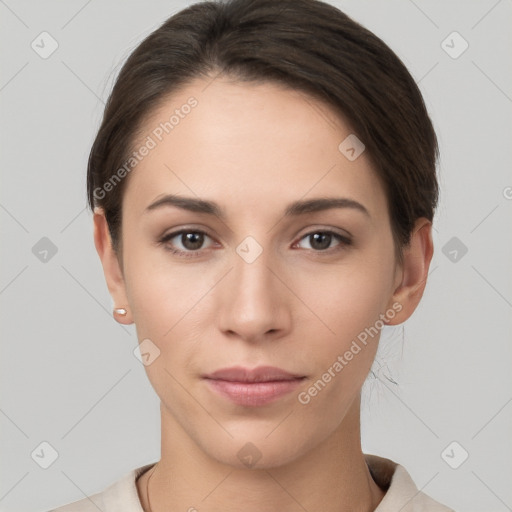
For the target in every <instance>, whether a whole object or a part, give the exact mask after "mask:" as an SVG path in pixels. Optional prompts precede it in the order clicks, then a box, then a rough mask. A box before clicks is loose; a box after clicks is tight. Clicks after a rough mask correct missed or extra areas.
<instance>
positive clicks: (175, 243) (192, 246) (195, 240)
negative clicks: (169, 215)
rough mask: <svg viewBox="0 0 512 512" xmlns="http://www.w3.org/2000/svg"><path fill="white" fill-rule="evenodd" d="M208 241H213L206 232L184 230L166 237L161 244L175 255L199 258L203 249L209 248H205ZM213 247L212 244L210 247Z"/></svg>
mask: <svg viewBox="0 0 512 512" xmlns="http://www.w3.org/2000/svg"><path fill="white" fill-rule="evenodd" d="M207 239H208V240H210V241H212V239H211V238H210V237H209V236H208V235H207V234H206V233H205V232H204V231H200V230H190V229H182V230H180V231H175V232H173V233H168V234H167V235H164V236H163V237H162V238H161V239H160V241H159V242H160V243H161V244H163V245H164V247H165V249H166V250H168V251H171V252H172V253H174V254H178V255H182V256H185V257H192V256H198V254H197V253H198V252H199V251H200V250H201V249H205V248H207V247H204V244H205V241H206V240H207ZM212 242H213V241H212ZM211 245H212V244H211V243H210V246H211ZM208 247H209V246H208Z"/></svg>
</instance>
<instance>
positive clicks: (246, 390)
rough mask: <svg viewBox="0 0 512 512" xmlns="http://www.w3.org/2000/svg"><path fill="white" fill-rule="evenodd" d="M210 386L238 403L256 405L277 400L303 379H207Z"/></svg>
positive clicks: (249, 405)
mask: <svg viewBox="0 0 512 512" xmlns="http://www.w3.org/2000/svg"><path fill="white" fill-rule="evenodd" d="M206 380H207V382H208V384H209V385H210V387H211V388H212V389H213V390H214V391H216V392H217V393H219V394H220V395H222V396H224V397H226V398H229V399H230V400H231V401H232V402H234V403H235V404H237V405H244V406H248V407H251V406H252V407H255V406H259V405H266V404H269V403H272V402H275V401H276V400H278V399H279V398H281V397H282V396H285V395H287V394H288V393H291V392H292V391H294V390H295V389H297V387H298V386H300V384H301V382H302V380H303V379H293V380H277V381H270V382H231V381H227V380H216V379H215V380H214V379H206Z"/></svg>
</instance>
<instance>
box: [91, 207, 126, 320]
mask: <svg viewBox="0 0 512 512" xmlns="http://www.w3.org/2000/svg"><path fill="white" fill-rule="evenodd" d="M93 222H94V245H95V247H96V251H97V253H98V256H99V257H100V260H101V264H102V266H103V273H104V275H105V281H106V283H107V288H108V291H109V293H110V295H111V297H112V300H113V301H114V304H115V309H114V312H113V314H114V318H115V320H116V321H117V322H119V323H121V324H125V325H128V324H132V323H133V320H132V317H131V314H130V310H129V308H128V299H127V296H126V288H125V282H124V276H123V272H122V269H121V266H120V264H119V259H118V256H117V254H116V252H115V251H114V248H113V247H112V240H111V237H110V232H109V229H108V224H107V219H106V218H105V213H104V211H103V210H102V209H101V208H96V209H95V210H94V217H93ZM121 310H123V312H124V314H121V312H120V311H121Z"/></svg>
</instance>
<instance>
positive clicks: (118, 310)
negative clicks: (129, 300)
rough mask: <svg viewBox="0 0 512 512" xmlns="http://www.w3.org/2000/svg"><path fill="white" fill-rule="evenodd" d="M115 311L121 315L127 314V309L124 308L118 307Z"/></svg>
mask: <svg viewBox="0 0 512 512" xmlns="http://www.w3.org/2000/svg"><path fill="white" fill-rule="evenodd" d="M114 313H117V314H118V315H121V316H126V313H127V311H126V309H124V308H116V309H114Z"/></svg>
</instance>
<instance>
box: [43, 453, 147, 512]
mask: <svg viewBox="0 0 512 512" xmlns="http://www.w3.org/2000/svg"><path fill="white" fill-rule="evenodd" d="M153 465H154V463H152V464H146V465H144V466H141V467H138V468H136V469H133V470H131V471H130V472H129V473H126V474H125V475H123V476H122V477H121V478H120V479H119V480H117V481H115V482H114V483H112V484H111V485H109V486H108V487H107V488H106V489H104V490H103V491H101V492H98V493H96V494H92V495H91V496H86V497H85V498H82V499H80V500H78V501H74V502H72V503H68V504H66V505H62V506H60V507H58V508H54V509H52V510H50V511H48V512H98V510H101V511H102V512H115V511H118V510H119V505H122V506H123V512H143V509H142V506H141V504H140V499H139V495H138V492H137V485H136V483H135V481H136V480H137V478H138V477H139V476H140V475H141V474H142V473H144V472H146V471H147V470H148V469H150V468H151V467H153Z"/></svg>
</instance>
